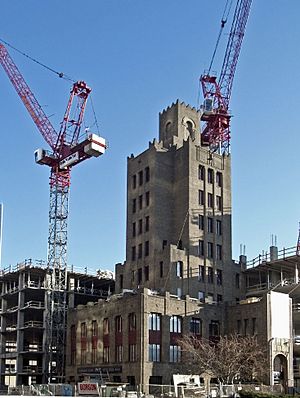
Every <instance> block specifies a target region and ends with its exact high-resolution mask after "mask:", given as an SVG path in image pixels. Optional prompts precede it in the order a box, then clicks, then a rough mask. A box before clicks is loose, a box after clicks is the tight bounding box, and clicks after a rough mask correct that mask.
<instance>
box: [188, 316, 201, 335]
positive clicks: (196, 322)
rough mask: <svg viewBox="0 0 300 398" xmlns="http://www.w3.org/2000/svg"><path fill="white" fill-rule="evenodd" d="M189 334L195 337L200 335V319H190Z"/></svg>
mask: <svg viewBox="0 0 300 398" xmlns="http://www.w3.org/2000/svg"><path fill="white" fill-rule="evenodd" d="M190 332H191V333H193V334H195V335H197V336H201V335H202V321H201V319H200V318H192V319H191V320H190Z"/></svg>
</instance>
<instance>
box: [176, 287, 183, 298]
mask: <svg viewBox="0 0 300 398" xmlns="http://www.w3.org/2000/svg"><path fill="white" fill-rule="evenodd" d="M176 296H177V297H179V298H181V296H182V289H181V287H178V288H177V290H176Z"/></svg>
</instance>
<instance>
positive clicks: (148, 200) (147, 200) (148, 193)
mask: <svg viewBox="0 0 300 398" xmlns="http://www.w3.org/2000/svg"><path fill="white" fill-rule="evenodd" d="M149 205H150V192H149V191H148V192H146V206H149Z"/></svg>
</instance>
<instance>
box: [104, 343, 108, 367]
mask: <svg viewBox="0 0 300 398" xmlns="http://www.w3.org/2000/svg"><path fill="white" fill-rule="evenodd" d="M103 363H109V347H103Z"/></svg>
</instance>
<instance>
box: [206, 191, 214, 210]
mask: <svg viewBox="0 0 300 398" xmlns="http://www.w3.org/2000/svg"><path fill="white" fill-rule="evenodd" d="M207 206H208V207H211V208H213V207H214V196H213V194H212V193H208V194H207Z"/></svg>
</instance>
